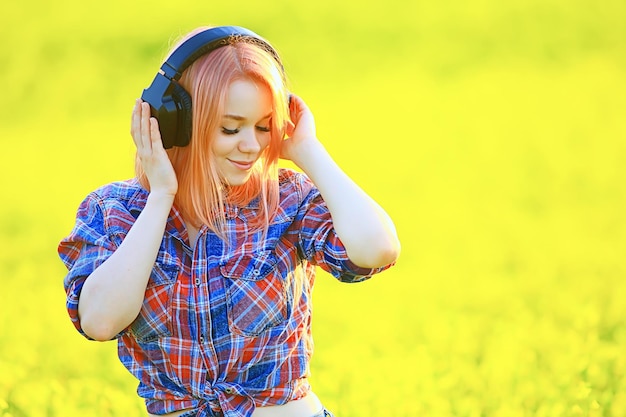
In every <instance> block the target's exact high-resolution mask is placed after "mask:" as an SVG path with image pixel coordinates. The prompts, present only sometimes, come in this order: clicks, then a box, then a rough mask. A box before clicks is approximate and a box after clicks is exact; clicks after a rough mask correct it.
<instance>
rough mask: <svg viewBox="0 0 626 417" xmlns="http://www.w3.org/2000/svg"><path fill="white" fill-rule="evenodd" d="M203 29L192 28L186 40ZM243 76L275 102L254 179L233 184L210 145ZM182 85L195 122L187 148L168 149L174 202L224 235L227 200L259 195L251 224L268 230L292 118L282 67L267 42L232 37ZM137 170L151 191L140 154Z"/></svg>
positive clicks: (195, 221) (191, 218)
mask: <svg viewBox="0 0 626 417" xmlns="http://www.w3.org/2000/svg"><path fill="white" fill-rule="evenodd" d="M203 29H205V28H200V29H197V30H195V31H193V32H191V33H190V34H188V35H187V36H185V37H184V38H183V40H184V39H187V38H188V37H189V36H191V35H193V34H195V33H197V32H198V31H199V30H203ZM183 40H181V41H180V42H182V41H183ZM180 42H179V44H180ZM241 79H246V80H251V81H254V82H256V83H259V84H261V85H264V86H266V87H267V88H268V89H269V91H270V93H271V95H272V101H273V109H272V117H271V135H270V137H271V139H270V143H269V145H268V146H267V147H266V148H265V149H264V150H263V152H262V154H261V156H260V161H259V162H260V163H257V164H256V165H255V168H254V171H253V173H252V175H251V177H250V179H249V180H248V181H247V182H246V183H245V184H243V185H239V186H228V185H226V184H224V183H223V182H222V180H221V179H220V176H219V174H218V172H217V170H216V168H215V163H214V155H213V153H212V151H211V143H212V141H213V135H214V132H216V131H217V130H218V129H219V124H220V122H221V120H222V116H223V114H224V113H223V112H224V107H225V102H226V94H227V90H228V87H229V86H230V84H231V83H232V82H233V81H235V80H241ZM179 83H180V84H181V85H182V86H183V87H184V88H185V90H187V92H189V94H190V95H191V99H192V103H193V104H192V106H193V111H192V125H193V126H192V133H191V143H190V144H189V145H188V146H186V147H182V148H181V147H174V148H171V149H168V150H167V153H168V156H169V158H170V161H171V162H172V165H173V167H174V170H175V171H176V176H177V178H178V193H177V194H176V198H175V200H174V205H175V206H176V207H177V208H178V210H180V212H181V214H182V215H183V218H184V219H185V221H189V222H191V223H192V224H193V225H194V226H196V227H200V226H201V225H203V224H206V225H207V226H208V227H209V228H210V229H211V230H212V231H213V232H215V233H216V234H217V235H218V236H221V237H222V238H224V237H225V231H224V224H225V212H224V207H225V204H232V205H237V206H242V205H246V204H247V203H249V202H250V201H252V200H253V199H254V198H256V197H259V211H258V215H257V216H256V218H255V219H253V220H252V221H251V223H250V226H251V228H252V229H253V230H255V229H265V228H267V226H268V225H269V223H270V221H271V219H272V218H273V216H274V214H275V212H276V209H277V207H278V199H279V195H278V159H279V155H280V145H281V142H282V140H283V138H284V131H285V125H286V123H287V121H288V118H289V110H288V105H287V100H288V92H287V87H286V80H285V75H284V73H283V70H282V67H281V65H280V64H279V63H278V62H277V61H276V59H275V58H274V57H273V56H272V54H271V53H270V52H268V51H267V50H266V49H265V48H264V47H263V45H262V44H260V43H258V42H255V41H254V40H250V39H248V38H242V37H232V38H230V40H229V42H228V44H227V45H226V46H223V47H220V48H218V49H216V50H214V51H212V52H210V53H208V54H206V55H203V56H201V57H200V58H198V59H197V60H196V61H194V63H193V64H191V65H190V66H189V67H188V68H187V69H186V70H185V71H184V72H183V74H182V77H181V78H180V81H179ZM135 171H136V175H137V178H138V179H139V181H140V183H141V184H142V186H143V187H145V188H146V189H149V183H148V179H147V178H146V175H145V173H144V171H143V169H142V167H141V163H140V161H139V158H136V162H135Z"/></svg>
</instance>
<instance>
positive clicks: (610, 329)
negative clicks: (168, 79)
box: [0, 0, 626, 417]
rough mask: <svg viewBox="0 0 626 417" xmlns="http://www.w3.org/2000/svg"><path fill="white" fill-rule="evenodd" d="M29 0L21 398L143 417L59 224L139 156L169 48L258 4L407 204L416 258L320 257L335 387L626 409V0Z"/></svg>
mask: <svg viewBox="0 0 626 417" xmlns="http://www.w3.org/2000/svg"><path fill="white" fill-rule="evenodd" d="M154 3H155V2H153V1H152V2H146V1H138V2H121V1H116V0H113V1H109V2H99V3H90V2H78V1H75V0H64V1H55V2H44V1H34V0H30V1H23V2H19V3H18V2H12V3H11V4H9V5H5V7H4V14H3V16H2V17H0V19H1V20H2V22H1V23H2V25H0V36H2V39H3V41H4V42H3V46H2V47H1V48H2V51H3V52H4V54H3V56H4V57H5V59H4V61H3V65H2V66H0V77H1V78H2V80H3V100H0V137H1V138H2V139H1V140H2V141H3V143H4V149H3V152H2V153H1V154H0V165H1V166H2V167H3V174H4V175H2V179H1V180H0V186H1V188H2V191H3V201H4V204H2V205H1V206H0V213H1V217H0V273H1V274H2V276H3V283H4V288H3V291H2V292H1V293H0V294H1V295H0V305H2V308H1V309H0V417H9V416H12V417H24V416H29V417H34V416H50V417H55V416H63V417H66V416H74V415H76V416H78V415H80V416H89V415H93V416H99V417H102V416H140V415H142V413H143V411H142V410H143V408H142V404H141V401H140V400H139V399H138V398H136V396H135V393H134V390H135V386H136V383H135V382H134V380H133V379H132V377H130V375H128V374H127V372H126V371H125V370H124V369H123V368H122V367H121V365H120V364H119V363H118V361H117V358H116V352H115V350H116V349H115V345H114V344H112V343H105V344H98V343H93V342H87V341H85V340H84V339H82V338H81V337H80V336H79V335H78V334H77V333H76V332H75V330H74V329H73V327H72V325H71V324H70V322H69V319H68V318H67V314H66V313H65V311H64V293H63V289H62V279H63V276H64V268H63V266H62V265H61V263H60V261H59V260H58V258H57V257H56V251H55V249H56V244H57V243H58V241H59V240H60V239H61V238H62V237H63V236H64V235H65V234H66V233H68V232H69V230H70V228H71V226H72V223H73V215H74V211H75V209H76V207H77V205H78V203H79V202H80V200H81V199H82V198H83V197H84V196H85V195H86V193H87V192H89V191H91V190H92V189H93V188H95V187H96V186H98V185H100V184H102V183H105V182H109V181H112V180H116V179H121V178H126V177H129V176H131V175H132V163H133V148H132V141H131V140H130V136H129V134H128V131H129V126H128V123H129V120H130V111H131V108H132V105H133V102H134V99H135V98H136V97H137V96H139V95H140V94H141V90H142V89H143V88H144V87H145V86H146V85H147V84H148V83H149V81H150V80H151V78H152V76H153V74H154V72H155V70H156V68H157V67H158V63H159V61H160V59H161V57H162V56H163V55H164V54H165V52H166V50H167V47H168V44H169V43H170V42H172V41H173V40H174V39H175V38H176V37H177V35H179V34H182V33H185V32H186V31H187V30H189V29H191V28H193V27H195V26H198V25H205V24H238V25H242V26H248V27H251V28H252V29H254V30H256V31H258V32H260V33H262V34H264V35H265V36H266V37H267V38H268V39H270V40H271V41H272V43H273V44H274V45H275V46H276V47H277V49H279V51H280V52H281V53H282V57H283V59H284V61H285V64H286V67H287V70H288V72H289V76H290V79H291V84H292V89H293V90H294V91H295V92H297V93H298V94H300V95H302V96H303V97H304V98H305V100H307V102H308V103H309V104H310V105H311V107H312V108H313V110H314V112H315V114H316V120H317V123H318V132H319V135H320V138H321V139H322V140H323V141H324V143H325V144H326V145H327V146H328V148H329V149H330V150H331V152H332V153H333V155H335V157H336V159H337V160H338V161H339V163H340V164H341V165H342V166H344V167H345V169H346V171H347V172H348V173H349V174H350V175H351V176H352V177H353V178H355V179H356V180H357V181H358V182H359V183H360V184H362V185H363V187H364V188H365V189H366V190H367V191H368V192H370V193H371V194H372V195H373V196H374V197H375V198H376V199H377V200H378V201H379V202H380V203H381V204H382V205H383V206H384V207H385V208H387V209H388V211H389V212H390V213H391V214H392V216H393V217H394V219H395V221H396V224H397V227H398V231H399V234H400V237H401V240H402V243H403V253H402V256H401V259H400V261H399V263H398V265H397V266H396V267H395V268H393V269H392V270H390V271H388V272H385V273H383V274H382V275H381V276H379V277H376V278H374V279H373V280H371V281H369V282H367V283H363V284H359V285H354V286H352V285H340V284H338V283H335V282H334V281H332V279H331V278H330V277H328V276H326V275H323V274H322V275H320V276H319V279H318V286H317V289H316V294H315V321H314V328H315V334H316V347H317V351H316V355H315V356H314V361H313V365H312V371H313V377H312V383H313V386H314V389H315V391H316V392H317V393H318V395H320V397H321V398H322V400H323V401H324V402H325V403H326V404H327V405H328V406H329V408H331V409H332V410H334V411H335V412H336V413H337V415H338V416H341V417H350V416H354V417H356V416H359V417H364V416H391V415H393V416H422V415H428V416H444V417H447V416H468V417H474V416H490V417H491V416H496V417H518V416H520V417H521V416H550V417H551V416H623V415H625V414H626V356H625V355H624V349H625V348H626V325H625V324H624V317H626V304H625V303H624V302H623V300H624V299H625V297H626V280H624V277H625V276H626V262H625V261H624V253H626V222H624V220H623V217H624V212H625V209H626V171H625V170H624V168H623V162H624V159H625V157H626V142H625V141H624V139H625V138H626V124H625V123H624V114H626V54H624V45H625V44H626V25H624V24H623V22H624V21H626V5H625V4H624V2H623V1H618V0H607V1H602V2H592V1H588V0H587V1H585V0H574V1H561V0H547V1H538V0H530V1H524V2H522V1H510V2H497V1H494V0H474V1H471V2H462V1H458V0H447V1H443V2H423V1H409V0H407V1H400V0H392V1H391V2H379V3H374V4H362V2H337V1H334V2H331V1H328V0H319V1H315V2H292V1H287V0H282V1H277V2H273V3H272V5H271V7H270V6H269V5H266V4H261V3H260V2H253V1H249V0H244V1H241V2H238V3H237V4H236V6H235V5H232V4H230V3H223V4H220V5H216V4H215V2H198V4H197V5H194V6H187V8H186V9H184V8H183V7H182V6H181V4H180V3H176V2H162V4H160V5H158V6H156V5H155V4H154Z"/></svg>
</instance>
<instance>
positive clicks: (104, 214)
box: [77, 179, 148, 226]
mask: <svg viewBox="0 0 626 417" xmlns="http://www.w3.org/2000/svg"><path fill="white" fill-rule="evenodd" d="M147 199H148V191H147V190H146V189H144V188H143V187H142V186H141V185H140V184H139V182H138V181H137V180H136V179H130V180H126V181H116V182H111V183H109V184H106V185H103V186H101V187H99V188H97V189H95V190H94V191H92V192H91V193H89V194H88V195H87V197H85V199H84V200H83V201H82V203H81V204H80V207H79V209H78V213H77V217H78V218H82V219H83V220H84V221H86V222H94V221H100V222H103V223H106V225H109V226H110V225H111V224H112V223H118V222H119V223H124V224H129V223H132V222H133V221H134V219H136V218H137V217H138V216H139V214H140V213H141V211H142V210H143V208H144V207H145V206H146V201H147Z"/></svg>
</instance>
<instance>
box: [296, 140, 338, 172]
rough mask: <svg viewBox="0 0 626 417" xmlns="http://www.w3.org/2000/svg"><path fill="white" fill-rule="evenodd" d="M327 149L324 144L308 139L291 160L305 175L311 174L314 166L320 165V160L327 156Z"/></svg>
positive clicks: (314, 168)
mask: <svg viewBox="0 0 626 417" xmlns="http://www.w3.org/2000/svg"><path fill="white" fill-rule="evenodd" d="M329 157H330V156H329V154H328V151H327V150H326V148H325V147H324V145H323V144H322V143H321V142H320V141H318V140H315V141H310V142H308V143H307V144H306V145H305V146H301V147H300V148H299V150H298V153H297V155H295V157H294V158H293V160H292V162H293V163H295V164H296V165H297V166H298V167H299V168H300V169H301V170H302V171H304V172H305V173H306V174H307V175H310V174H312V173H313V172H314V171H315V170H316V168H319V167H320V162H321V161H324V160H325V159H327V158H329Z"/></svg>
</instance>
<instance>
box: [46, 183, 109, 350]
mask: <svg viewBox="0 0 626 417" xmlns="http://www.w3.org/2000/svg"><path fill="white" fill-rule="evenodd" d="M116 247H117V245H116V244H115V243H114V242H113V240H112V239H111V237H110V236H109V234H108V233H107V231H106V225H105V215H104V209H103V204H102V201H101V199H100V198H99V197H98V196H97V195H96V194H90V195H89V196H87V198H85V200H83V202H82V203H81V204H80V206H79V208H78V212H77V214H76V223H75V225H74V228H73V229H72V231H71V233H70V234H69V235H68V236H67V237H66V238H64V239H63V240H62V241H61V242H60V244H59V246H58V253H59V256H60V258H61V260H62V261H63V263H64V264H65V266H66V267H67V269H68V273H67V275H66V276H65V279H64V287H65V292H66V294H67V301H66V306H67V311H68V313H69V315H70V319H71V320H72V323H73V324H74V326H75V327H76V329H77V330H78V331H79V332H80V333H81V334H82V335H84V336H85V337H87V338H89V336H87V335H86V334H85V333H84V332H83V330H82V328H81V325H80V320H79V318H78V300H79V297H80V292H81V290H82V288H83V284H84V283H85V280H86V279H87V277H88V276H89V275H90V274H91V273H92V272H93V271H94V270H95V269H96V268H98V267H99V266H100V265H101V264H102V263H103V262H104V261H105V260H106V259H108V257H109V256H111V254H112V253H113V252H114V251H115V249H116Z"/></svg>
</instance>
